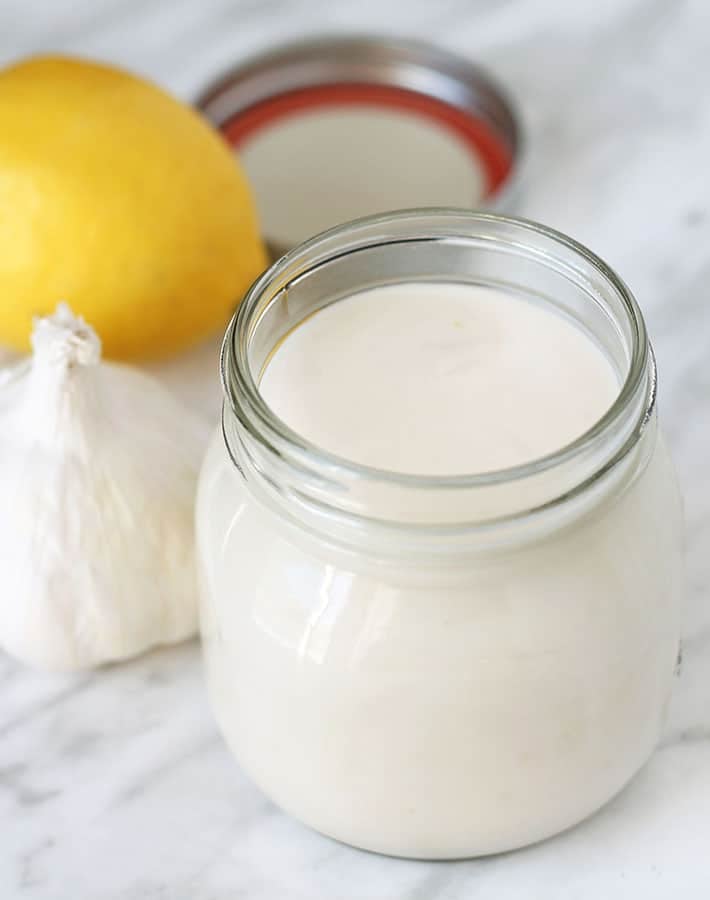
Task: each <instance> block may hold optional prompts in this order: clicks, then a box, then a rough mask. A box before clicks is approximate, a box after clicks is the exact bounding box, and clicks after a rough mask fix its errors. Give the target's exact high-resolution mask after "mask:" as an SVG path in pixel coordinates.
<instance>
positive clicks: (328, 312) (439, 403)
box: [260, 283, 619, 475]
mask: <svg viewBox="0 0 710 900" xmlns="http://www.w3.org/2000/svg"><path fill="white" fill-rule="evenodd" d="M260 390H261V393H262V396H263V397H264V399H265V400H266V402H267V403H268V404H269V406H270V407H271V408H272V410H273V411H274V412H275V413H276V414H277V415H278V416H279V417H280V418H281V419H283V421H284V422H285V423H286V424H287V425H288V426H290V427H291V428H292V429H293V430H294V431H296V432H297V433H298V434H300V435H302V436H303V437H305V438H307V439H308V440H309V441H311V442H312V443H313V444H315V445H317V446H319V447H321V448H322V449H324V450H328V451H330V452H331V453H334V454H336V455H338V456H341V457H344V458H346V459H349V460H351V461H353V462H357V463H361V464H363V465H367V466H373V467H375V468H379V469H388V470H389V471H393V472H406V473H411V474H419V475H461V474H469V473H479V472H488V471H493V470H497V469H507V468H509V467H511V466H515V465H518V464H520V463H524V462H529V461H530V460H533V459H537V458H539V457H542V456H545V455H547V454H548V453H551V452H554V451H555V450H559V449H560V448H561V447H563V446H565V445H566V444H569V443H571V442H572V441H573V440H575V438H577V437H579V436H580V435H581V434H583V433H584V432H585V431H586V430H587V429H588V428H589V427H591V425H593V424H594V422H596V421H597V420H598V419H600V418H601V416H602V415H603V414H604V413H605V412H606V410H607V409H608V408H609V407H610V406H611V404H612V403H613V401H614V399H615V397H616V395H617V394H618V392H619V382H618V378H617V376H616V374H615V372H614V370H613V368H612V366H611V363H610V362H609V361H608V360H607V358H606V357H605V356H604V354H603V353H602V351H601V350H600V349H598V348H597V347H596V346H595V345H594V344H593V343H592V341H591V340H590V339H589V338H588V337H587V336H586V335H585V334H584V333H583V332H582V331H581V330H580V329H579V328H578V327H577V326H576V325H574V324H572V322H570V321H569V320H567V319H565V318H563V317H562V316H561V315H555V314H554V313H553V312H551V311H549V309H545V308H543V307H542V306H539V305H536V304H535V303H533V302H531V301H529V300H526V299H522V298H519V297H516V296H515V295H513V294H507V293H503V292H502V291H500V290H494V289H491V288H483V287H476V286H473V285H466V284H456V283H446V284H443V283H438V284H437V283H433V284H421V283H419V284H396V285H391V286H388V287H379V288H374V289H371V290H368V291H363V292H361V293H358V294H356V295H353V296H350V297H347V298H346V299H344V300H341V301H339V302H337V303H334V304H332V305H331V306H329V307H327V308H326V309H324V310H321V311H320V312H318V313H316V314H315V315H313V316H311V317H310V318H309V319H308V320H306V321H305V322H304V323H302V324H301V325H300V326H299V327H298V328H296V329H295V330H294V331H293V332H291V333H290V334H289V335H287V337H286V338H285V340H284V341H283V342H282V344H281V345H280V346H279V347H278V348H277V350H276V352H275V354H274V356H273V357H272V359H271V361H270V363H269V365H268V366H267V368H266V371H265V373H264V376H263V378H262V380H261V385H260Z"/></svg>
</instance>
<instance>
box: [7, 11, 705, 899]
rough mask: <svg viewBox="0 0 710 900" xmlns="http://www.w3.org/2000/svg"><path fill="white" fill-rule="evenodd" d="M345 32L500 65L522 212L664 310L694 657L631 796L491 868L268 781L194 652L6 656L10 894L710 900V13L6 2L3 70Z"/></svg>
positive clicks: (658, 328) (203, 58) (210, 63)
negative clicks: (342, 824)
mask: <svg viewBox="0 0 710 900" xmlns="http://www.w3.org/2000/svg"><path fill="white" fill-rule="evenodd" d="M323 30H330V31H343V30H359V31H363V30H365V31H369V32H372V31H381V32H384V33H400V34H405V35H415V36H419V37H422V36H424V37H427V38H428V39H431V40H434V41H438V42H440V43H442V44H443V45H445V46H448V47H450V48H452V49H455V50H458V51H459V52H461V53H463V54H465V55H467V56H470V57H471V58H474V59H478V60H481V61H482V62H484V63H487V64H488V65H489V66H490V67H491V68H492V69H493V70H494V71H495V73H496V74H497V75H498V76H499V77H500V79H501V80H502V81H503V82H504V83H505V84H507V85H508V86H509V88H510V89H511V90H512V91H513V92H514V93H515V95H516V96H517V97H518V99H519V101H520V104H521V106H522V108H523V110H524V113H525V118H526V120H527V125H528V130H529V135H530V153H529V158H528V161H527V185H526V193H525V196H524V198H523V199H522V201H521V203H520V206H519V212H520V213H521V214H524V215H527V216H530V217H533V218H538V219H540V220H542V221H544V222H546V223H548V224H550V225H553V226H555V227H558V228H560V229H562V230H564V231H567V232H568V233H570V234H572V235H573V236H575V237H577V238H579V239H580V240H582V241H583V242H585V243H587V244H588V245H589V246H591V247H592V248H594V249H595V250H596V251H598V252H599V253H600V254H601V255H603V256H605V257H606V258H607V259H608V260H609V262H610V263H611V264H612V265H613V266H614V267H615V268H616V269H617V270H618V271H619V272H620V273H621V274H622V275H623V276H624V277H625V278H626V280H627V281H628V283H629V284H630V286H631V288H632V289H633V290H634V292H635V293H636V296H637V298H638V300H639V302H640V303H641V305H642V307H643V309H644V312H645V314H646V317H647V321H648V324H649V328H650V331H651V334H652V336H653V339H654V343H655V347H656V351H657V355H658V361H659V368H660V409H661V416H662V421H663V423H664V426H665V428H666V431H667V433H668V435H669V438H670V442H671V445H672V448H673V451H674V454H675V458H676V461H677V464H678V468H679V471H680V476H681V480H682V484H683V488H684V492H685V497H686V506H687V520H688V571H689V582H688V593H687V605H686V614H685V625H684V633H685V644H684V646H685V662H684V666H683V671H682V674H681V676H680V678H679V680H678V684H677V689H676V692H675V696H674V699H673V704H672V707H671V715H670V721H669V723H668V727H667V733H666V736H665V739H664V742H663V744H662V746H661V748H660V749H659V750H658V752H657V753H656V755H655V756H654V757H653V759H652V760H651V762H650V763H649V765H648V766H647V767H646V768H645V769H644V770H643V772H642V773H641V774H640V775H639V776H638V777H637V778H636V779H635V780H634V782H633V783H632V784H631V786H630V787H628V788H627V789H626V790H625V791H624V792H623V793H622V794H621V795H620V796H619V797H618V798H617V799H616V800H615V801H614V802H612V803H611V805H609V806H608V807H607V808H606V809H604V810H603V811H602V812H601V813H600V814H598V815H597V816H595V817H594V818H592V819H591V820H589V821H587V822H586V823H584V824H583V825H581V826H579V827H577V828H575V829H574V830H572V831H570V832H568V833H566V834H564V835H562V836H561V837H558V838H556V839H554V840H551V841H548V842H547V843H544V844H542V845H539V846H536V847H532V848H529V849H527V850H523V851H519V852H517V853H513V854H510V855H506V856H500V857H493V858H488V859H483V860H478V861H471V862H460V863H439V864H425V863H414V862H406V861H402V860H393V859H386V858H381V857H377V856H373V855H369V854H366V853H361V852H358V851H356V850H351V849H349V848H347V847H343V846H340V845H338V844H335V843H333V842H331V841H329V840H327V839H325V838H322V837H319V836H318V835H316V834H313V833H312V832H310V831H308V830H307V829H306V828H305V827H302V826H301V825H299V824H298V823H296V822H294V821H292V820H291V819H289V818H287V817H286V816H285V815H283V814H281V813H280V812H279V811H278V810H276V809H275V808H274V807H273V806H272V805H271V804H270V803H269V802H268V801H267V800H266V799H265V798H264V797H263V796H262V795H261V794H260V793H259V792H258V791H257V790H256V788H254V787H253V786H252V785H251V784H250V783H249V782H248V781H247V779H246V778H245V777H244V776H243V775H242V774H241V773H240V771H239V770H238V768H237V767H236V765H235V764H234V763H233V762H232V760H231V758H230V756H229V755H228V753H227V751H226V749H225V747H224V746H223V744H222V742H221V740H220V738H219V736H218V734H217V732H216V729H215V726H214V723H213V721H212V718H211V716H210V713H209V711H208V708H207V705H206V702H205V695H204V691H203V685H202V679H201V672H200V660H199V652H198V647H197V646H196V644H194V643H193V644H190V645H187V646H183V647H179V648H176V649H173V650H168V651H164V652H159V653H153V654H150V655H149V656H147V657H144V658H143V659H140V660H137V661H135V662H133V663H130V664H128V665H124V666H115V667H112V668H109V669H107V670H104V671H100V672H97V673H94V674H90V675H82V676H79V677H59V678H58V677H55V676H52V677H50V676H47V675H41V674H37V673H34V672H31V671H29V670H27V669H24V668H22V667H20V666H18V665H16V664H15V663H14V662H12V661H11V660H9V659H8V658H6V657H5V656H2V655H0V897H1V898H2V900H11V898H15V897H22V898H28V900H104V898H106V900H235V898H238V897H239V898H248V900H261V898H268V900H275V898H287V900H320V898H328V900H393V898H403V900H464V898H466V900H468V898H473V897H481V898H484V897H486V898H487V897H495V898H497V900H507V898H511V900H512V898H516V900H517V898H526V900H527V898H535V900H536V898H544V900H599V898H604V900H613V898H615V897H619V898H622V897H623V898H637V897H638V898H641V897H643V898H644V900H667V898H669V897H671V896H673V897H678V898H683V900H707V898H708V897H710V602H708V600H709V597H708V590H709V588H710V312H709V311H708V310H709V309H710V306H709V300H708V290H709V288H708V285H710V163H709V161H710V8H709V7H708V5H707V3H706V2H705V0H695V2H684V3H678V2H674V0H597V2H595V3H585V4H579V3H574V4H573V3H566V2H564V0H556V2H555V0H538V2H536V3H534V4H533V3H527V2H524V0H507V2H499V3H495V2H491V0H438V2H436V3H434V2H430V3H426V2H421V3H414V2H408V0H398V2H396V3H394V2H391V3H383V2H382V0H358V2H357V3H352V2H350V3H346V2H341V0H337V2H335V0H332V2H328V3H326V2H315V0H313V2H311V0H293V2H287V0H202V2H199V0H194V2H181V3H174V2H170V0H141V2H137V0H74V2H72V3H68V2H55V0H31V2H30V0H3V2H2V3H1V4H0V62H4V61H9V60H11V59H13V58H15V57H17V56H20V55H22V54H26V53H29V52H31V51H36V50H39V49H56V50H64V51H71V52H78V53H81V54H87V55H92V56H96V57H100V58H104V59H107V60H112V61H116V62H120V63H122V64H124V65H126V66H129V67H131V68H133V69H135V70H137V71H138V72H140V73H143V74H145V75H148V76H150V77H152V78H154V79H156V80H158V81H159V82H161V83H163V84H164V85H166V86H167V87H169V88H171V89H172V90H173V91H175V92H177V93H178V94H180V95H181V96H183V97H186V98H189V97H191V96H193V95H194V93H195V92H196V91H197V90H198V88H199V87H201V86H202V85H203V84H204V83H205V81H206V80H208V79H209V78H210V77H211V76H212V75H214V74H216V73H218V72H219V71H220V69H222V68H223V67H224V66H226V65H228V64H230V63H233V62H234V61H235V60H238V59H239V58H240V57H242V56H243V55H244V54H245V53H246V52H247V51H253V50H256V49H259V48H261V47H263V46H265V45H267V44H269V43H272V42H274V41H275V40H278V39H283V38H286V37H292V36H297V35H303V34H312V33H314V32H317V31H323ZM213 355H214V351H213V350H210V349H207V350H205V351H204V352H203V353H201V354H198V355H197V356H196V357H194V359H193V360H192V371H193V372H194V373H195V374H196V375H197V377H198V380H197V381H196V382H195V383H194V384H193V385H192V387H193V389H195V390H196V391H197V393H199V392H200V391H201V390H202V389H203V388H204V390H205V391H206V392H207V395H208V396H210V397H211V398H212V399H214V398H215V397H216V391H217V386H216V382H215V381H214V380H213V375H212V373H213V372H214V368H213ZM203 373H204V374H203ZM11 600H12V598H8V597H4V598H2V600H0V602H11Z"/></svg>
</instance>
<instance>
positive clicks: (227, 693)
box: [197, 210, 682, 859]
mask: <svg viewBox="0 0 710 900" xmlns="http://www.w3.org/2000/svg"><path fill="white" fill-rule="evenodd" d="M222 375H223V382H224V389H225V402H224V411H223V421H222V428H221V429H220V430H219V431H218V433H217V434H216V435H215V437H214V440H213V443H212V445H211V448H210V450H209V453H208V456H207V459H206V461H205V464H204V468H203V471H202V476H201V485H200V491H199V498H198V514H197V515H198V550H199V556H200V560H201V563H200V564H201V579H202V610H201V614H202V630H203V636H204V653H205V660H206V670H207V678H208V686H209V693H210V697H211V702H212V705H213V708H214V712H215V715H216V717H217V720H218V723H219V725H220V728H221V730H222V732H223V733H224V736H225V738H226V740H227V742H228V744H229V746H230V748H231V749H232V751H233V752H234V755H235V756H236V758H237V760H238V761H239V763H240V765H241V766H242V767H243V769H244V771H245V772H246V773H247V774H248V775H249V776H250V777H251V778H252V779H253V780H254V782H255V783H256V784H257V785H258V786H259V787H260V788H261V789H262V790H263V791H264V792H265V793H266V794H267V795H268V796H269V797H270V798H272V799H273V801H274V802H275V803H277V804H278V805H279V806H280V807H282V808H283V809H284V810H286V811H287V812H289V813H291V814H292V815H294V816H296V817H298V818H299V819H301V820H302V821H303V822H305V823H307V824H308V825H310V826H312V827H313V828H315V829H317V830H318V831H320V832H323V833H324V834H327V835H329V836H331V837H334V838H337V839H338V840H341V841H344V842H346V843H349V844H353V845H355V846H357V847H362V848H366V849H369V850H374V851H379V852H382V853H387V854H394V855H401V856H408V857H419V858H429V859H445V858H456V857H467V856H476V855H482V854H488V853H495V852H500V851H506V850H512V849H514V848H517V847H521V846H523V845H525V844H529V843H532V842H534V841H539V840H541V839H543V838H546V837H549V836H551V835H553V834H555V833H557V832H559V831H562V830H563V829H565V828H568V827H570V826H572V825H574V824H575V823H577V822H579V821H581V820H582V819H584V818H585V817H586V816H589V815H590V814H591V813H593V812H595V811H596V810H597V809H598V808H599V807H600V806H602V805H603V804H604V803H606V801H608V800H609V799H610V798H611V797H613V796H614V795H615V794H616V793H617V792H618V791H619V790H621V788H622V787H623V786H624V785H625V784H626V783H627V782H628V781H629V779H630V778H631V777H632V776H633V775H634V774H635V773H636V772H637V771H638V770H639V768H640V767H641V766H642V765H643V764H644V762H645V761H646V760H647V759H648V757H649V755H650V754H651V752H652V751H653V749H654V747H655V745H656V743H657V741H658V738H659V734H660V730H661V726H662V721H663V716H664V711H665V708H666V705H667V701H668V698H669V694H670V690H671V685H672V681H673V673H674V667H675V663H676V658H677V654H678V642H679V603H680V591H681V584H682V554H681V531H682V528H681V509H680V500H679V495H678V489H677V486H676V480H675V476H674V473H673V469H672V465H671V462H670V460H669V457H668V452H667V450H666V445H665V442H664V440H663V436H662V434H661V433H660V432H659V429H658V424H657V416H656V407H655V400H656V371H655V363H654V358H653V354H652V351H651V347H650V345H649V341H648V338H647V334H646V328H645V325H644V322H643V318H642V316H641V313H640V312H639V308H638V306H637V305H636V302H635V300H634V298H633V297H632V296H631V294H630V293H629V291H628V289H627V287H626V286H625V285H624V283H623V282H622V281H621V280H620V279H619V278H618V276H617V275H615V273H614V272H613V271H612V270H611V269H610V268H609V267H608V266H607V265H606V264H605V263H604V262H603V261H602V260H601V259H599V258H598V257H596V256H595V255H594V254H593V253H591V252H590V251H588V250H587V249H585V248H584V247H582V246H580V245H579V244H577V243H576V242H574V241H573V240H571V239H569V238H567V237H565V236H564V235H562V234H559V233H557V232H554V231H551V230H549V229H547V228H544V227H542V226H540V225H536V224H533V223H530V222H525V221H522V220H516V219H512V218H505V217H500V216H496V215H491V214H484V213H466V212H460V211H454V210H414V211H409V212H401V213H393V214H388V215H384V216H380V217H374V218H369V219H363V220H359V221H357V222H353V223H350V224H347V225H344V226H341V227H339V228H336V229H334V230H332V231H329V232H326V233H324V234H322V235H320V236H318V237H316V238H314V239H313V240H311V241H309V242H307V243H306V244H303V245H302V246H301V247H299V248H297V249H296V250H294V251H292V252H291V253H290V254H288V255H287V256H285V257H283V258H282V259H281V260H280V261H279V262H277V263H276V264H275V265H274V266H273V267H272V268H271V269H270V270H269V271H268V272H266V273H265V274H264V275H263V276H262V277H261V278H260V279H259V280H258V281H257V282H256V283H255V285H254V286H253V288H252V289H251V291H250V293H249V294H248V295H247V297H246V299H245V301H244V302H243V303H242V305H241V307H240V308H239V311H238V312H237V314H236V316H235V317H234V319H233V321H232V323H231V325H230V326H229V329H228V331H227V334H226V337H225V341H224V346H223V353H222Z"/></svg>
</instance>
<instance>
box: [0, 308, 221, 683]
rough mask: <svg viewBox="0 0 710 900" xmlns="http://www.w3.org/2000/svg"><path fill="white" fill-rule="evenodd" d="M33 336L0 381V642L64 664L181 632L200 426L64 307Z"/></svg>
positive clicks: (190, 608)
mask: <svg viewBox="0 0 710 900" xmlns="http://www.w3.org/2000/svg"><path fill="white" fill-rule="evenodd" d="M137 327H139V326H137ZM32 345H33V351H34V352H33V356H32V357H31V359H30V360H28V361H24V362H22V363H19V364H17V365H16V366H14V367H12V368H11V369H10V370H6V371H5V373H4V375H3V377H2V378H0V565H1V567H2V568H1V571H2V583H3V592H2V598H1V599H0V645H1V646H3V647H4V648H5V649H6V650H7V651H8V652H9V653H11V654H12V655H14V656H16V657H18V658H19V659H22V660H24V661H26V662H28V663H31V664H34V665H37V666H40V667H42V668H48V669H62V670H72V669H82V668H87V667H91V666H96V665H100V664H101V663H106V662H110V661H112V660H119V659H124V658H126V657H130V656H134V655H136V654H138V653H141V652H142V651H144V650H146V649H148V648H149V647H152V646H155V645H158V644H169V643H174V642H177V641H181V640H183V639H185V638H188V637H190V636H191V635H193V634H194V633H195V632H196V629H197V609H196V574H195V560H194V526H193V515H194V497H195V487H196V481H197V474H198V470H199V465H200V461H201V456H202V451H203V448H204V441H205V427H204V425H203V423H202V422H201V421H200V420H199V419H198V418H197V417H196V416H195V414H194V413H192V412H190V411H189V410H188V409H187V408H184V407H183V406H182V405H181V404H180V402H179V401H178V400H177V399H176V398H175V397H174V396H173V395H172V394H171V393H170V392H169V391H168V390H167V389H165V388H164V387H163V386H162V385H161V384H159V383H158V382H157V381H156V380H155V379H153V378H152V377H150V376H148V375H146V374H144V373H143V372H140V371H138V370H136V369H134V368H131V367H129V366H124V365H119V364H114V363H107V362H102V361H101V345H100V341H99V339H98V337H97V335H96V334H95V333H94V332H93V331H92V329H91V328H90V327H89V326H88V325H87V324H86V323H85V322H84V321H83V320H82V319H80V318H78V317H75V316H74V315H72V313H71V311H70V310H69V308H68V307H66V306H65V305H61V306H60V307H59V308H58V309H57V312H56V313H55V314H54V315H53V316H50V317H47V318H45V319H39V320H36V322H35V328H34V333H33V337H32Z"/></svg>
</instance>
